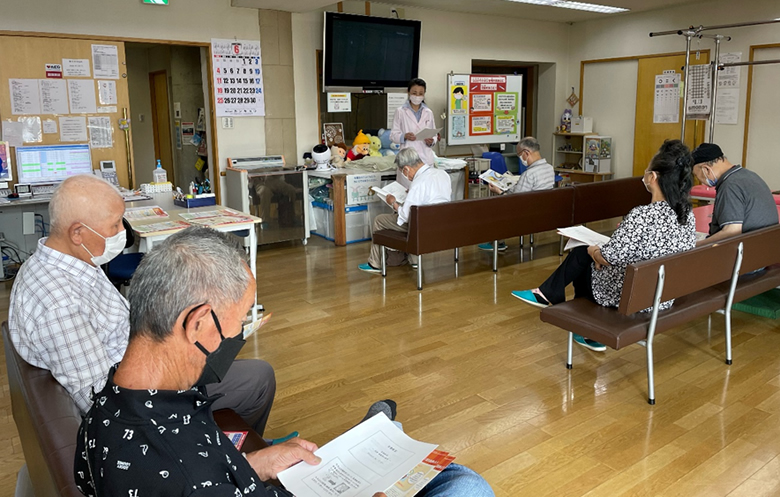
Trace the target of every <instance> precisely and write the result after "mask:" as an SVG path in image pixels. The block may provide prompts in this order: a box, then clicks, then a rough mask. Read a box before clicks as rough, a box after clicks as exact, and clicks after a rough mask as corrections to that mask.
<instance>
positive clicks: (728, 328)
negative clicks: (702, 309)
mask: <svg viewBox="0 0 780 497" xmlns="http://www.w3.org/2000/svg"><path fill="white" fill-rule="evenodd" d="M731 363H732V360H731V305H729V306H728V307H726V364H728V365H731Z"/></svg>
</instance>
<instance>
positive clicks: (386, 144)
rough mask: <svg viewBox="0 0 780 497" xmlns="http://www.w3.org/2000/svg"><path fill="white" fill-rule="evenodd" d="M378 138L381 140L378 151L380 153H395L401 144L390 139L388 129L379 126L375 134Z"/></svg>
mask: <svg viewBox="0 0 780 497" xmlns="http://www.w3.org/2000/svg"><path fill="white" fill-rule="evenodd" d="M377 136H378V137H379V140H380V141H381V142H382V148H381V149H379V153H381V154H382V155H385V156H387V155H395V154H396V153H398V151H399V150H400V149H401V145H400V144H398V143H393V142H392V141H390V130H389V129H385V128H381V129H380V130H379V133H378V134H377Z"/></svg>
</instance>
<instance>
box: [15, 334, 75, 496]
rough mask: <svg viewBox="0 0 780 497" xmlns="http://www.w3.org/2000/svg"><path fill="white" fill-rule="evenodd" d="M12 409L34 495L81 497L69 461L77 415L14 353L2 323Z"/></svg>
mask: <svg viewBox="0 0 780 497" xmlns="http://www.w3.org/2000/svg"><path fill="white" fill-rule="evenodd" d="M2 330H3V343H4V345H5V358H6V367H7V368H8V384H9V387H10V390H11V406H12V410H13V416H14V421H15V422H16V428H17V430H18V431H19V439H20V440H21V441H22V450H23V451H24V458H25V461H26V462H27V469H28V471H29V473H30V480H31V482H32V486H33V489H34V490H35V495H51V496H60V495H62V496H74V497H77V496H81V492H79V490H78V489H77V488H76V483H75V482H74V480H73V459H74V456H75V454H76V436H77V434H78V428H79V425H80V424H81V414H80V412H79V410H78V408H77V407H76V404H75V403H74V402H73V400H71V398H70V395H68V392H67V391H65V389H64V388H63V387H62V385H60V384H59V383H58V382H57V380H55V379H54V377H53V376H52V375H51V373H50V372H49V371H47V370H45V369H40V368H36V367H35V366H32V365H30V364H28V363H27V362H26V361H25V360H24V359H22V358H21V357H20V356H19V354H18V353H17V352H16V349H15V348H14V346H13V344H12V343H11V338H10V335H9V332H8V324H7V323H5V322H3V325H2Z"/></svg>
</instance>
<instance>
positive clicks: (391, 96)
mask: <svg viewBox="0 0 780 497" xmlns="http://www.w3.org/2000/svg"><path fill="white" fill-rule="evenodd" d="M408 99H409V97H408V96H407V94H406V93H388V94H387V129H392V127H393V118H394V117H395V111H397V110H398V107H401V106H402V105H403V104H405V103H406V101H407V100H408Z"/></svg>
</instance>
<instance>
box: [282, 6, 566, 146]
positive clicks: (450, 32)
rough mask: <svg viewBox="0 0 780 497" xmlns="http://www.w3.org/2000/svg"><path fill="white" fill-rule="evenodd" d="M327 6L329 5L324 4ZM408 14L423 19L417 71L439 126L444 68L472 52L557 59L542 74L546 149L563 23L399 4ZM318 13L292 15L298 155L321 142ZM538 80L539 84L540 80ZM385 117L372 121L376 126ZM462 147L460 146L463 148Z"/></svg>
mask: <svg viewBox="0 0 780 497" xmlns="http://www.w3.org/2000/svg"><path fill="white" fill-rule="evenodd" d="M393 8H394V6H393V5H391V4H378V3H372V4H371V14H372V15H377V16H384V17H391V15H392V14H391V12H390V11H391V10H392V9H393ZM328 10H335V6H333V8H329V9H328ZM344 10H345V12H352V13H365V3H364V2H344ZM403 10H404V11H405V17H406V18H407V19H418V20H420V21H422V23H423V30H422V40H421V49H420V77H422V78H423V79H425V80H426V82H427V83H428V92H427V96H426V102H428V105H429V106H430V107H431V109H432V110H433V114H434V116H435V117H436V123H437V125H439V126H441V125H442V122H441V118H440V117H439V116H440V114H441V113H442V112H443V111H444V108H445V104H446V97H447V91H446V75H447V74H448V73H449V72H450V71H455V72H465V73H468V72H470V71H471V61H472V59H486V60H510V61H525V62H539V63H552V64H555V66H554V69H553V70H548V71H545V73H544V75H543V77H540V95H539V106H540V110H539V113H538V116H539V118H538V129H539V130H544V131H540V132H539V135H540V136H539V140H540V142H541V144H542V147H543V150H544V151H545V153H550V152H551V151H552V132H553V129H554V127H555V123H556V122H557V120H558V117H559V116H560V114H561V112H563V109H564V105H565V98H566V97H567V96H568V93H566V87H567V86H572V85H571V84H568V83H569V82H568V79H569V78H568V77H567V74H566V72H567V70H568V56H567V54H568V48H569V47H568V39H569V36H568V33H569V26H568V25H566V24H562V23H553V22H528V21H524V20H522V19H517V18H502V17H496V16H487V15H475V14H461V13H455V12H444V11H435V10H429V9H420V8H412V7H404V9H403ZM323 19H324V18H323V13H322V12H321V11H316V12H308V13H304V14H293V60H294V66H295V76H296V78H295V83H296V86H295V100H296V119H297V121H298V131H297V135H298V155H299V156H300V155H301V154H302V153H303V152H304V151H308V150H311V147H312V146H313V145H314V144H315V143H318V142H319V139H320V133H321V131H320V130H319V129H318V124H317V113H318V108H317V81H316V73H315V71H316V59H315V52H316V50H318V49H321V48H322V28H323ZM542 82H544V84H541V83H542ZM384 124H385V123H377V126H376V127H380V126H383V125H384ZM461 148H462V147H461Z"/></svg>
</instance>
